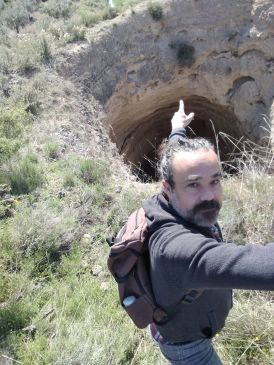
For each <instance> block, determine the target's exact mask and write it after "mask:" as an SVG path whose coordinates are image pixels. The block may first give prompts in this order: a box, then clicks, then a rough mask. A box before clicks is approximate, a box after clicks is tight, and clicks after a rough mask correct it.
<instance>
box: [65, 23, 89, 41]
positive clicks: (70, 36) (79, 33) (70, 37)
mask: <svg viewBox="0 0 274 365" xmlns="http://www.w3.org/2000/svg"><path fill="white" fill-rule="evenodd" d="M66 30H67V32H66V33H65V34H64V40H65V42H66V43H70V42H75V41H81V40H84V39H85V36H86V29H85V28H84V27H83V26H79V25H69V26H68V27H67V28H66Z"/></svg>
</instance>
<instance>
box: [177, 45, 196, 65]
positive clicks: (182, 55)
mask: <svg viewBox="0 0 274 365" xmlns="http://www.w3.org/2000/svg"><path fill="white" fill-rule="evenodd" d="M194 52H195V48H194V47H193V46H192V45H190V44H187V43H182V44H180V45H179V47H178V50H177V60H178V62H179V64H180V65H183V66H190V65H191V64H192V63H193V61H194V57H193V56H194Z"/></svg>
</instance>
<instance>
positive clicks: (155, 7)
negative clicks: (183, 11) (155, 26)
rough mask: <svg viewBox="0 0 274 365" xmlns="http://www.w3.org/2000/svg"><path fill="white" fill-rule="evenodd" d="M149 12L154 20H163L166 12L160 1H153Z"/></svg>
mask: <svg viewBox="0 0 274 365" xmlns="http://www.w3.org/2000/svg"><path fill="white" fill-rule="evenodd" d="M148 11H149V14H150V15H151V17H152V19H153V20H156V21H158V20H161V19H162V18H163V15H164V12H163V8H162V6H161V5H160V4H159V3H153V4H151V5H150V6H149V7H148Z"/></svg>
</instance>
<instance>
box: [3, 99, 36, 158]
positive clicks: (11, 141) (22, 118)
mask: <svg viewBox="0 0 274 365" xmlns="http://www.w3.org/2000/svg"><path fill="white" fill-rule="evenodd" d="M29 121H30V116H29V114H28V113H27V111H26V110H25V108H24V105H23V104H20V103H19V104H15V105H4V106H2V107H0V163H1V162H3V161H5V160H7V159H8V158H10V157H11V156H12V154H13V153H15V152H16V151H17V150H18V149H19V147H20V144H21V141H20V136H21V135H22V132H23V128H24V126H25V125H26V124H27V123H28V122H29Z"/></svg>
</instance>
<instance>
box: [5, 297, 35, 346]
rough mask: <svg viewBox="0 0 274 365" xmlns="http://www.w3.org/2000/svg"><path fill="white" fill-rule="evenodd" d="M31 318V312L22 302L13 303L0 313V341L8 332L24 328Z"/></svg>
mask: <svg viewBox="0 0 274 365" xmlns="http://www.w3.org/2000/svg"><path fill="white" fill-rule="evenodd" d="M30 318H31V312H30V311H29V310H28V308H25V307H24V306H23V304H22V302H15V303H12V304H11V305H9V306H8V307H6V308H1V311H0V334H1V337H0V339H3V337H5V336H7V335H8V334H9V333H10V332H12V331H15V330H19V329H21V328H23V327H25V326H26V325H27V324H28V323H29V320H30Z"/></svg>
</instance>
